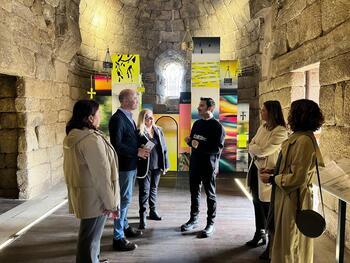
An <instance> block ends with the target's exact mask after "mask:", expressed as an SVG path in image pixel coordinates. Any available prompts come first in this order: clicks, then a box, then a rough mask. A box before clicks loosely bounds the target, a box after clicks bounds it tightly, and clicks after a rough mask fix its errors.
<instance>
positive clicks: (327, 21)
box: [321, 0, 350, 32]
mask: <svg viewBox="0 0 350 263" xmlns="http://www.w3.org/2000/svg"><path fill="white" fill-rule="evenodd" d="M321 10H322V29H323V31H325V32H328V31H330V30H332V29H333V28H334V27H336V26H338V25H339V24H341V23H342V22H344V21H345V20H347V19H349V18H350V2H349V1H334V0H321Z"/></svg>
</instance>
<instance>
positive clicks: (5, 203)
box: [0, 198, 25, 215]
mask: <svg viewBox="0 0 350 263" xmlns="http://www.w3.org/2000/svg"><path fill="white" fill-rule="evenodd" d="M23 202H25V201H24V200H18V199H5V198H0V215H1V214H3V213H6V212H7V211H9V210H11V209H12V208H15V207H16V206H18V205H20V204H22V203H23Z"/></svg>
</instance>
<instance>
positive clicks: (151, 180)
mask: <svg viewBox="0 0 350 263" xmlns="http://www.w3.org/2000/svg"><path fill="white" fill-rule="evenodd" d="M138 129H139V144H140V147H146V148H149V149H150V155H149V157H148V158H147V159H139V161H138V165H137V177H138V182H139V206H140V210H139V212H140V225H139V229H145V228H146V211H147V203H149V208H150V212H149V219H151V220H162V218H161V217H160V216H159V214H158V212H157V209H156V203H157V191H158V184H159V179H160V175H161V173H163V174H165V173H166V172H167V170H168V169H169V160H168V153H167V147H166V144H165V139H164V134H163V131H162V129H161V128H160V127H158V126H156V125H155V124H154V118H153V113H152V111H151V110H149V109H145V110H142V111H141V112H140V114H139V120H138Z"/></svg>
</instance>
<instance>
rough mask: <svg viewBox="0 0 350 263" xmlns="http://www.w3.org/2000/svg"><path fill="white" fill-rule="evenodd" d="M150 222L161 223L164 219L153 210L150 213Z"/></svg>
mask: <svg viewBox="0 0 350 263" xmlns="http://www.w3.org/2000/svg"><path fill="white" fill-rule="evenodd" d="M148 218H149V219H150V220H156V221H160V220H162V217H161V216H160V215H159V214H158V213H157V211H155V210H151V211H150V212H149V217H148Z"/></svg>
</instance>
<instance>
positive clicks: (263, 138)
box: [246, 100, 288, 259]
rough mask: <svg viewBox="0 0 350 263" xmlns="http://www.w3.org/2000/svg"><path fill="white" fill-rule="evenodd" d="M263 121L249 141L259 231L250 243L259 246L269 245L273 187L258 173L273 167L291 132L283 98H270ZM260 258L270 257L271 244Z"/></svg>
mask: <svg viewBox="0 0 350 263" xmlns="http://www.w3.org/2000/svg"><path fill="white" fill-rule="evenodd" d="M261 119H262V120H263V124H262V125H261V126H260V127H259V129H258V131H257V133H256V135H255V136H254V137H253V139H252V141H251V142H250V144H249V153H250V155H251V157H252V159H253V160H254V163H253V164H252V165H251V167H250V171H249V173H248V178H247V182H248V186H249V187H250V189H251V192H252V196H253V204H254V212H255V234H254V237H253V239H252V240H250V241H248V242H247V243H246V245H247V246H252V247H257V246H259V245H264V244H266V236H267V235H266V233H265V228H266V218H267V214H268V210H269V205H270V196H271V186H270V185H267V184H264V183H263V182H262V181H261V179H260V178H259V176H258V174H260V173H261V171H262V170H264V169H267V170H273V169H274V168H275V164H276V161H277V157H278V154H279V151H280V149H281V145H282V143H283V142H284V141H285V140H287V138H288V132H287V129H286V123H285V121H284V117H283V113H282V108H281V104H280V103H279V101H275V100H274V101H266V102H264V104H263V107H262V109H261ZM260 258H262V259H264V258H268V247H267V249H266V250H265V252H264V253H263V254H262V255H261V256H260Z"/></svg>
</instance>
